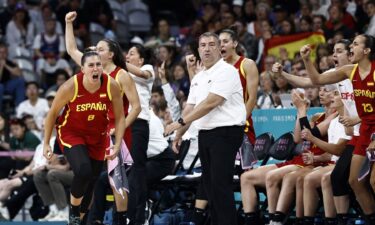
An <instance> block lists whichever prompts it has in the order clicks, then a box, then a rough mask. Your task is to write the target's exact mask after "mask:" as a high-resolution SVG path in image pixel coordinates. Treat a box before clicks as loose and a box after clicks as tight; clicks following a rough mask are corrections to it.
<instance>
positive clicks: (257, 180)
mask: <svg viewBox="0 0 375 225" xmlns="http://www.w3.org/2000/svg"><path fill="white" fill-rule="evenodd" d="M300 94H301V93H297V92H295V91H294V92H293V93H292V96H293V98H292V100H293V103H294V105H296V106H297V108H298V119H297V120H296V126H295V129H294V141H295V142H300V141H301V138H300V132H301V127H302V126H304V127H307V128H310V127H313V128H311V130H312V131H313V133H314V134H316V135H320V136H321V137H324V136H326V133H327V129H328V125H329V123H330V121H331V120H332V118H333V117H334V116H333V115H331V114H332V110H330V108H329V104H330V101H328V99H327V96H326V95H327V94H326V91H325V89H324V88H322V89H321V90H320V95H319V96H320V100H321V102H322V104H323V105H324V106H325V113H323V114H316V115H314V116H313V118H312V119H311V122H310V123H309V122H308V121H307V117H306V111H307V104H306V103H307V102H306V101H305V100H304V99H302V98H301V97H299V95H300ZM300 121H301V122H302V123H301V124H300ZM311 150H312V151H314V152H316V153H317V154H316V156H315V158H316V159H317V160H321V159H320V158H322V156H319V154H322V153H324V152H322V151H320V150H319V149H317V148H315V147H313V148H312V149H311ZM305 166H308V165H305V163H304V162H303V160H302V155H298V156H295V157H294V158H293V159H291V160H289V161H286V162H284V163H280V164H275V165H266V166H262V167H259V168H257V169H254V170H249V171H247V172H245V173H243V174H242V175H241V196H242V203H243V209H244V212H245V224H246V225H250V224H260V223H261V222H260V219H259V214H258V212H257V209H256V207H257V193H256V189H255V188H256V187H262V188H265V187H266V186H267V197H268V207H269V212H270V216H271V219H272V218H273V214H274V213H275V210H276V203H277V200H278V198H279V194H278V193H279V191H280V183H281V181H282V178H283V177H284V176H285V175H286V174H288V173H290V172H293V171H297V170H300V169H301V168H302V170H301V171H304V170H305V169H304V167H305ZM311 167H312V166H311ZM266 184H268V185H266ZM302 216H303V215H302Z"/></svg>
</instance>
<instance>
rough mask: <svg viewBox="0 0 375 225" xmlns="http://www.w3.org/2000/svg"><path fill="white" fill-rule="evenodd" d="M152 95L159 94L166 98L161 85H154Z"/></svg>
mask: <svg viewBox="0 0 375 225" xmlns="http://www.w3.org/2000/svg"><path fill="white" fill-rule="evenodd" d="M151 93H158V94H159V95H161V96H164V91H163V89H162V88H161V86H160V85H153V86H152V90H151Z"/></svg>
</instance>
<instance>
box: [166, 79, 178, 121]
mask: <svg viewBox="0 0 375 225" xmlns="http://www.w3.org/2000/svg"><path fill="white" fill-rule="evenodd" d="M161 88H162V89H163V92H164V97H165V100H166V101H167V104H168V108H169V109H170V110H171V113H172V119H173V121H177V120H178V118H180V116H181V109H180V104H179V103H178V101H177V98H176V95H175V94H174V91H173V89H172V88H171V85H170V84H169V83H166V84H164V85H162V86H161Z"/></svg>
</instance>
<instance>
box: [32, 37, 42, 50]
mask: <svg viewBox="0 0 375 225" xmlns="http://www.w3.org/2000/svg"><path fill="white" fill-rule="evenodd" d="M40 42H41V34H38V35H36V37H35V39H34V43H33V49H34V50H35V49H40Z"/></svg>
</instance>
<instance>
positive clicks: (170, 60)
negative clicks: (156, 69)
mask: <svg viewBox="0 0 375 225" xmlns="http://www.w3.org/2000/svg"><path fill="white" fill-rule="evenodd" d="M158 50H159V54H158V59H159V61H160V62H163V63H164V67H165V70H166V73H167V75H171V74H172V68H173V66H174V64H175V63H176V54H177V52H176V51H177V49H176V46H174V44H172V43H168V44H163V45H160V46H159V48H158Z"/></svg>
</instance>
